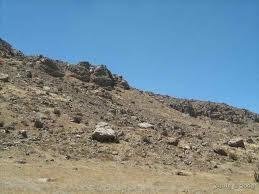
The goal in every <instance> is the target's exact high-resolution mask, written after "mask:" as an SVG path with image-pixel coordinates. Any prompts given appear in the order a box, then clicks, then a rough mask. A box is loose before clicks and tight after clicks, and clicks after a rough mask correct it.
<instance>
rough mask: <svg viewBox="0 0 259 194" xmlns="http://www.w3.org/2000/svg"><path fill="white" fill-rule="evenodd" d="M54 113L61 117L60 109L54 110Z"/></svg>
mask: <svg viewBox="0 0 259 194" xmlns="http://www.w3.org/2000/svg"><path fill="white" fill-rule="evenodd" d="M53 113H54V114H55V115H57V116H60V115H61V111H60V110H59V109H57V108H54V110H53Z"/></svg>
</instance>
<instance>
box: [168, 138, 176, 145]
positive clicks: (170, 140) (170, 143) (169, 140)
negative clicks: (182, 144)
mask: <svg viewBox="0 0 259 194" xmlns="http://www.w3.org/2000/svg"><path fill="white" fill-rule="evenodd" d="M178 143H179V139H178V138H169V139H168V140H167V144H168V145H174V146H177V145H178Z"/></svg>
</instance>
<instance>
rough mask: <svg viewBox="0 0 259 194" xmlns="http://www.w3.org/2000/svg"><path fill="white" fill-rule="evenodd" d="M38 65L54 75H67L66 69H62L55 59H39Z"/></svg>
mask: <svg viewBox="0 0 259 194" xmlns="http://www.w3.org/2000/svg"><path fill="white" fill-rule="evenodd" d="M37 65H39V67H40V69H42V70H43V71H45V72H46V73H47V74H49V75H51V76H53V77H64V76H65V73H64V70H62V68H61V67H60V64H59V62H58V61H54V60H51V59H48V58H41V59H40V60H39V61H37Z"/></svg>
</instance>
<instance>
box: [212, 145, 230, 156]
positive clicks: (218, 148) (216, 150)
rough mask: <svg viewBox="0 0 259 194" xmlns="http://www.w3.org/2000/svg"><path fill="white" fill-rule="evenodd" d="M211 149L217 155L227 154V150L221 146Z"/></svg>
mask: <svg viewBox="0 0 259 194" xmlns="http://www.w3.org/2000/svg"><path fill="white" fill-rule="evenodd" d="M213 151H214V152H215V153H216V154H219V155H221V156H227V155H228V154H227V152H226V151H225V149H224V148H222V147H217V148H214V150H213Z"/></svg>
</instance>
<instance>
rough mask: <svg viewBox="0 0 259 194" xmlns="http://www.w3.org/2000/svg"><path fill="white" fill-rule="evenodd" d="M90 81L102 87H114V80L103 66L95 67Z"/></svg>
mask: <svg viewBox="0 0 259 194" xmlns="http://www.w3.org/2000/svg"><path fill="white" fill-rule="evenodd" d="M91 81H92V82H94V83H96V84H97V85H99V86H102V87H113V86H114V85H115V81H114V78H113V76H112V74H111V72H110V71H109V70H108V69H107V67H106V66H105V65H100V66H97V67H96V68H95V69H94V70H93V73H92V74H91Z"/></svg>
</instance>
